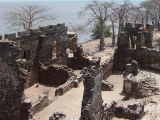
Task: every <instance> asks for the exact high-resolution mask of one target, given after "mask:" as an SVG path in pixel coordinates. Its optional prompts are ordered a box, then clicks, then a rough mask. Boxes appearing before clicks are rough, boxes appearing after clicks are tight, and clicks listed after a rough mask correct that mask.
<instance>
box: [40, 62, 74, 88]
mask: <svg viewBox="0 0 160 120" xmlns="http://www.w3.org/2000/svg"><path fill="white" fill-rule="evenodd" d="M72 76H75V75H74V73H73V71H72V70H71V69H69V68H68V67H67V66H63V65H61V66H60V65H51V66H49V67H41V70H40V73H39V79H38V80H39V81H38V82H39V83H43V84H48V85H53V86H59V85H62V84H64V83H65V82H67V80H68V79H69V78H70V77H72Z"/></svg>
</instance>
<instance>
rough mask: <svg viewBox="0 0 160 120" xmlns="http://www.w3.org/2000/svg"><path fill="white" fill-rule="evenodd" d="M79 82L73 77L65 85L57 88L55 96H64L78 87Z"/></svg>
mask: <svg viewBox="0 0 160 120" xmlns="http://www.w3.org/2000/svg"><path fill="white" fill-rule="evenodd" d="M78 85H79V82H78V80H77V79H76V77H71V78H69V79H68V80H67V82H66V83H64V84H63V85H60V86H59V87H58V88H56V91H55V96H59V95H64V94H65V93H66V92H68V91H69V90H70V89H72V88H74V87H78Z"/></svg>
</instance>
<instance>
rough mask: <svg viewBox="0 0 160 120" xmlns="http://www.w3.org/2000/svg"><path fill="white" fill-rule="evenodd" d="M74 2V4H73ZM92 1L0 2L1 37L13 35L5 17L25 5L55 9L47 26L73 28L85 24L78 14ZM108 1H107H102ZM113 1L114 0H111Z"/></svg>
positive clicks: (28, 0) (120, 0)
mask: <svg viewBox="0 0 160 120" xmlns="http://www.w3.org/2000/svg"><path fill="white" fill-rule="evenodd" d="M72 1H74V2H72ZM89 1H91V0H0V26H1V27H0V35H3V34H5V33H12V32H15V31H11V30H10V28H9V27H8V24H7V23H6V21H5V19H4V17H5V16H6V13H7V12H8V11H11V10H13V9H14V8H17V7H19V6H23V5H42V6H47V7H49V8H53V10H52V11H50V12H51V14H53V16H54V17H56V19H55V20H54V21H51V22H47V23H46V25H51V24H57V23H65V24H66V26H71V25H72V26H73V25H77V24H85V23H86V20H87V19H86V18H85V17H79V16H78V12H80V11H81V10H82V8H83V7H84V6H85V5H86V4H87V3H88V2H89ZM102 1H106V0H102ZM110 1H113V0H110ZM114 1H115V2H116V3H121V2H122V1H123V0H114ZM131 1H132V2H133V3H134V4H138V3H140V2H142V1H144V0H131ZM85 38H87V37H85Z"/></svg>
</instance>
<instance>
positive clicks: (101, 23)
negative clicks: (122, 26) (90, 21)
mask: <svg viewBox="0 0 160 120" xmlns="http://www.w3.org/2000/svg"><path fill="white" fill-rule="evenodd" d="M100 26H101V28H100V29H101V31H100V45H99V51H102V50H104V22H100Z"/></svg>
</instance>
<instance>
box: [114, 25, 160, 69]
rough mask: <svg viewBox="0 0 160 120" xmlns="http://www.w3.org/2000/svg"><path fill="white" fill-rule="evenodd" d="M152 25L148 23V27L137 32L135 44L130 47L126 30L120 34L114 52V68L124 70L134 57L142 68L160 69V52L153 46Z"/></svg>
mask: <svg viewBox="0 0 160 120" xmlns="http://www.w3.org/2000/svg"><path fill="white" fill-rule="evenodd" d="M152 32H153V31H152V27H151V26H150V25H146V29H144V30H143V31H142V30H139V29H138V31H137V32H136V34H135V36H136V37H135V39H134V40H135V46H136V47H132V48H131V47H129V45H128V43H129V41H130V39H129V38H127V37H126V36H127V34H128V33H126V32H123V33H121V34H120V36H119V38H118V43H117V44H118V48H117V49H116V50H115V54H114V70H118V71H124V70H125V65H126V64H127V63H130V62H131V61H132V60H133V59H134V60H136V61H137V62H138V63H139V65H140V67H141V68H147V69H154V70H157V71H159V70H160V62H159V59H160V52H159V50H155V49H153V48H152V37H153V35H152Z"/></svg>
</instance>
